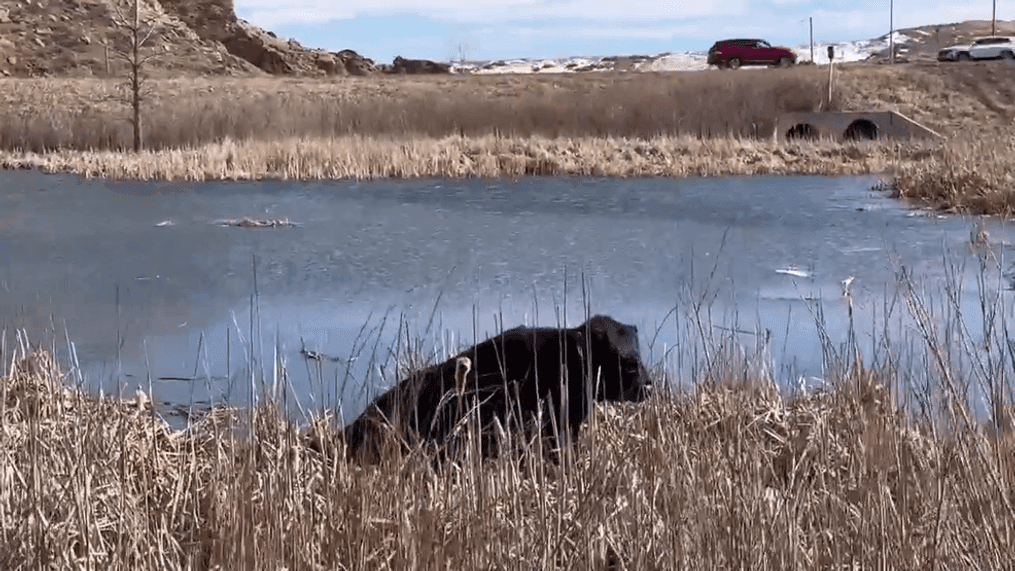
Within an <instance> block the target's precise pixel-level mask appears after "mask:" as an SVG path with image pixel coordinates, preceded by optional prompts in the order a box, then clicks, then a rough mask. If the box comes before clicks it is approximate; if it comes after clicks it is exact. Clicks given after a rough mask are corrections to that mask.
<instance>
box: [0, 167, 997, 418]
mask: <svg viewBox="0 0 1015 571" xmlns="http://www.w3.org/2000/svg"><path fill="white" fill-rule="evenodd" d="M875 181H876V179H874V178H869V177H859V178H858V177H847V178H826V177H750V178H701V179H684V180H676V179H628V180H618V179H592V178H528V179H520V180H469V181H458V180H454V181H452V180H410V181H376V182H352V181H348V182H327V183H321V182H313V183H305V182H288V181H287V182H258V183H200V184H198V183H174V184H168V183H143V182H111V181H105V180H85V179H81V178H78V177H76V176H64V175H44V174H40V173H34V172H6V173H3V174H2V175H0V319H2V322H3V323H2V325H3V326H4V328H6V329H7V340H6V344H7V349H8V354H9V350H10V347H11V344H12V336H13V333H14V328H16V327H23V328H26V329H27V331H28V332H30V334H34V335H37V336H39V337H40V339H36V340H37V341H44V342H46V343H47V344H49V343H52V342H53V339H52V338H53V335H52V334H45V333H43V332H46V331H52V330H54V329H55V330H56V332H57V335H56V337H57V339H58V341H59V342H58V344H57V348H58V350H59V351H61V353H62V354H66V352H67V342H66V340H65V337H64V331H66V334H67V337H68V338H69V339H70V341H72V342H73V343H74V347H75V349H76V353H77V359H78V362H79V363H80V366H81V371H82V373H83V376H84V378H85V379H86V381H87V382H88V383H89V384H91V385H92V386H94V387H102V388H103V390H105V391H117V390H126V391H128V392H129V391H132V390H133V388H134V387H136V386H139V385H140V386H147V383H148V380H147V377H148V375H149V373H150V375H151V377H152V379H153V381H152V383H153V388H154V391H155V393H156V396H157V398H158V399H160V400H162V401H165V402H167V403H169V404H170V405H184V406H186V405H189V404H190V403H191V402H195V403H197V404H199V405H201V404H207V403H208V402H211V401H214V402H222V401H226V400H228V401H230V402H233V403H237V404H242V403H244V402H247V399H248V398H249V394H250V385H251V381H250V374H249V369H248V364H249V363H251V362H254V363H255V364H256V367H255V368H256V369H258V370H259V371H261V373H263V375H261V374H259V375H256V376H255V377H256V378H257V379H258V380H256V381H255V384H259V383H260V382H261V380H260V379H261V378H263V379H265V382H267V383H272V382H277V378H278V377H277V376H276V375H275V374H274V373H273V371H274V369H273V367H272V362H273V360H274V359H275V358H276V353H277V355H278V357H277V358H278V360H280V361H284V362H285V364H286V370H287V371H288V384H290V385H291V386H292V391H291V393H290V396H291V398H293V400H294V402H299V405H300V406H302V407H303V408H306V409H312V408H319V407H320V406H323V405H327V406H335V405H337V404H338V403H339V402H340V398H339V396H340V395H344V398H343V399H341V401H342V402H343V403H344V410H345V413H346V415H350V414H356V413H358V412H359V410H360V409H361V408H362V407H363V405H364V400H365V399H366V398H367V396H368V393H376V391H377V390H379V389H380V388H381V387H383V386H385V385H386V384H389V383H391V382H392V381H393V380H394V376H395V368H394V365H395V356H394V355H393V353H394V352H395V351H396V350H397V351H399V352H402V351H403V350H404V348H405V346H406V339H408V341H409V342H411V343H412V344H414V345H416V346H417V348H419V349H420V350H421V351H422V352H423V353H424V354H425V355H427V356H429V357H435V358H444V356H445V355H446V354H447V352H449V351H453V350H456V349H459V348H461V347H462V346H463V345H466V344H471V343H472V342H473V341H474V340H475V339H480V340H481V339H483V338H486V337H488V336H489V335H491V334H494V333H496V332H497V331H498V330H499V328H500V327H501V325H500V319H501V318H503V327H504V328H510V327H514V326H516V325H521V324H538V325H547V326H552V325H557V324H558V323H561V324H563V323H566V325H568V326H574V325H576V324H578V323H580V322H581V321H582V320H583V319H584V316H585V313H584V308H583V303H585V302H587V304H588V306H589V307H590V308H591V311H592V313H607V314H610V315H612V316H614V317H615V318H617V319H618V320H620V321H623V322H627V323H633V324H635V325H637V326H638V328H639V330H640V332H641V342H642V350H643V353H644V355H645V357H646V360H647V361H650V362H653V363H657V362H660V361H661V360H663V359H664V357H665V365H666V367H667V368H669V369H671V370H672V371H674V378H681V375H684V376H687V374H688V371H690V370H691V369H692V368H693V365H694V362H696V360H700V358H701V354H700V353H695V351H694V347H693V343H691V342H690V341H688V338H689V336H690V335H691V333H692V332H695V330H696V329H697V328H696V327H689V326H688V324H697V323H698V322H699V321H702V322H707V323H706V326H705V329H708V327H709V325H711V333H712V334H716V335H721V334H722V333H723V332H726V333H727V335H733V337H735V338H736V340H737V341H739V342H741V343H744V344H745V345H748V346H752V347H756V346H762V345H763V346H764V347H765V348H766V351H767V352H768V353H769V354H770V358H771V360H772V361H773V362H774V369H775V370H776V371H777V372H778V376H779V377H780V379H782V380H783V381H789V382H796V380H798V379H799V378H801V377H803V378H804V379H806V378H808V377H820V376H821V375H822V353H821V346H820V344H819V336H818V334H817V326H816V318H815V308H820V310H821V312H822V313H823V315H824V321H825V324H826V329H827V332H828V334H829V335H830V337H831V338H832V340H833V341H834V342H836V343H839V342H842V341H844V340H845V336H846V324H847V323H848V313H847V308H846V301H845V300H844V298H843V297H842V288H843V286H842V281H843V280H846V279H848V278H852V282H851V288H852V292H853V299H854V308H855V316H854V319H855V322H856V323H857V329H858V331H861V332H865V333H866V334H868V335H867V337H868V338H872V336H871V335H870V333H871V330H872V327H874V325H873V324H875V323H876V322H878V321H879V317H878V316H880V315H881V312H882V307H883V306H884V304H885V300H886V299H888V298H890V297H891V296H893V295H894V292H895V291H896V284H897V282H898V280H897V276H898V274H899V272H900V271H901V270H902V268H905V271H908V272H911V273H912V275H914V276H916V278H917V279H918V280H919V281H920V283H921V284H922V285H924V286H926V287H928V288H930V289H934V288H940V284H943V283H944V282H945V279H944V278H945V275H946V274H945V269H946V267H949V266H951V267H959V266H963V265H965V266H966V272H965V274H963V276H962V277H961V279H960V280H959V281H960V283H962V284H963V285H965V286H966V290H967V293H968V291H969V290H975V287H974V286H975V279H974V278H975V273H976V272H974V271H973V270H972V269H973V268H974V267H975V266H976V261H975V257H974V255H973V253H972V247H971V244H970V231H971V228H972V227H973V222H972V221H971V220H970V219H968V218H963V217H960V216H946V217H944V216H937V215H934V214H929V213H926V212H922V211H918V210H914V209H913V208H912V207H910V206H908V205H906V204H904V203H902V202H899V201H897V200H894V199H891V198H889V197H888V196H887V195H886V194H885V193H882V192H878V191H872V190H870V188H871V186H872V184H873V183H874V182H875ZM243 216H254V217H267V218H276V219H278V218H288V219H290V220H291V221H293V222H295V223H297V225H295V226H292V227H279V228H242V227H226V226H222V225H220V224H216V223H215V222H216V221H217V220H220V219H225V218H239V217H243ZM986 228H987V230H988V232H989V233H990V235H991V239H992V240H993V241H994V243H995V245H996V246H995V248H994V254H995V255H996V256H998V257H999V259H1003V257H1004V255H1005V253H1006V252H1007V249H1008V248H1007V246H1006V245H1005V244H1006V243H1015V237H1013V236H1011V231H1010V230H1009V229H1008V228H1005V227H1003V226H1001V224H1000V223H998V222H994V221H989V220H988V221H987V226H986ZM946 261H947V263H946ZM1004 269H1005V268H1003V269H1002V272H1001V274H1003V273H1004ZM255 274H256V282H255ZM987 277H988V280H989V281H990V283H993V284H994V285H996V286H998V285H1000V286H1003V285H1004V284H1002V282H1003V277H1002V276H1001V275H1000V274H999V272H997V270H996V268H995V270H993V273H991V274H990V275H988V276H987ZM583 284H584V290H585V291H584V293H583ZM1002 289H1003V287H1002ZM1008 296H1009V294H1008V293H1007V292H1003V293H1002V297H1001V299H1002V301H1003V303H1004V304H1005V306H1006V307H1007V306H1010V300H1009V297H1008ZM967 306H968V309H969V311H970V318H971V319H973V320H975V319H978V318H977V317H973V314H974V313H975V311H977V310H976V307H977V306H978V301H977V300H976V299H975V291H974V292H972V295H969V296H967V298H964V301H963V307H967ZM673 309H676V310H677V311H675V312H673V313H671V310H673ZM696 309H697V313H696V312H695V310H696ZM898 311H901V309H900V310H898ZM565 313H566V315H565ZM695 315H701V316H702V320H698V319H697V318H696V317H694V316H695ZM977 315H978V314H977ZM431 316H432V317H431ZM252 323H253V327H252V325H251V324H252ZM399 330H401V335H399V334H398V332H399ZM735 330H739V331H741V332H742V333H740V334H733V333H730V332H732V331H735ZM697 332H698V333H700V330H699V331H697ZM755 332H761V336H760V337H759V336H755V335H754V333H755ZM762 338H764V339H767V344H765V343H759V342H758V340H759V339H762ZM118 339H119V344H120V345H119V348H118V346H117V344H118ZM252 339H253V341H252ZM396 339H400V340H401V341H400V342H396ZM862 343H863V341H862ZM866 343H868V344H870V341H869V340H868V341H867V342H866ZM681 344H683V345H681ZM675 346H676V348H678V349H679V350H674V347H675ZM301 349H305V350H306V352H301ZM307 353H309V354H312V355H315V356H320V357H321V358H320V359H309V360H308V359H306V358H305V354H307ZM193 379H196V380H193ZM364 382H365V384H364ZM343 387H345V388H344V391H343Z"/></svg>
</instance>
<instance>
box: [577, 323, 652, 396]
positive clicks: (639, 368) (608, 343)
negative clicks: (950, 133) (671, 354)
mask: <svg viewBox="0 0 1015 571" xmlns="http://www.w3.org/2000/svg"><path fill="white" fill-rule="evenodd" d="M583 329H584V331H585V332H587V333H586V335H588V347H589V350H590V364H591V370H590V372H591V374H592V378H591V379H590V382H591V383H593V386H595V387H596V393H595V395H596V400H613V401H641V400H644V399H645V398H646V397H648V395H649V392H650V391H651V390H652V380H651V379H650V378H649V375H648V371H646V370H645V365H643V364H642V362H641V352H640V350H639V348H638V328H637V327H635V326H634V325H625V324H623V323H620V322H619V321H616V320H615V319H613V318H611V317H608V316H605V315H596V316H595V317H593V318H592V319H589V320H588V322H587V323H585V325H584V326H583Z"/></svg>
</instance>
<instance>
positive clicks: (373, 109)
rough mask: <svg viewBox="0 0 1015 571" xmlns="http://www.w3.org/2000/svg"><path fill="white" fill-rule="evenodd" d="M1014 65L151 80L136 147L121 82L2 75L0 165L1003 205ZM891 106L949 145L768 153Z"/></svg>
mask: <svg viewBox="0 0 1015 571" xmlns="http://www.w3.org/2000/svg"><path fill="white" fill-rule="evenodd" d="M1005 69H1007V67H1005V66H1003V65H1000V64H999V65H994V62H989V63H987V64H980V63H975V64H969V65H959V66H939V65H932V64H920V65H909V66H895V67H893V68H891V69H889V68H888V66H848V65H847V66H843V67H842V68H841V69H840V70H839V71H838V72H837V74H838V75H837V77H838V78H839V79H838V80H837V89H836V91H835V95H834V96H833V100H832V102H831V103H829V102H828V101H825V98H826V97H827V90H826V86H825V83H824V82H825V81H826V77H827V76H826V71H825V70H824V69H820V68H818V67H809V66H805V67H798V68H795V69H775V70H768V69H761V70H744V71H741V72H720V71H705V72H686V73H628V74H622V73H605V74H566V75H551V76H539V75H532V76H439V77H388V76H385V77H367V78H343V79H340V80H310V79H277V78H200V77H198V78H185V79H158V80H152V81H151V83H150V85H151V93H150V95H149V98H148V100H147V101H146V102H145V108H144V109H145V111H144V121H145V136H144V139H145V145H146V147H147V148H148V149H149V151H148V152H146V153H144V154H141V155H130V154H124V153H123V152H122V151H123V150H124V149H125V148H127V147H128V146H129V143H130V131H129V122H128V121H127V120H126V119H127V109H126V106H125V105H124V104H123V101H122V99H121V97H120V94H119V93H118V91H117V84H116V82H115V81H111V80H110V81H105V80H97V79H33V80H23V79H19V80H2V79H0V102H3V103H4V105H3V107H2V108H0V109H3V110H0V165H2V166H3V167H4V168H40V169H45V170H51V171H67V172H75V173H81V174H84V175H87V176H107V177H113V178H140V179H165V180H216V179H261V178H287V179H330V178H360V179H363V178H379V177H476V176H481V177H502V176H504V177H515V176H525V175H533V174H544V175H550V174H559V175H596V176H699V175H709V176H712V175H726V174H734V175H736V174H744V175H751V174H823V175H852V174H868V173H873V174H883V175H885V176H887V177H892V178H894V180H895V183H896V187H897V189H898V191H899V194H900V195H901V196H905V197H909V198H914V199H916V200H920V201H923V202H924V203H926V204H928V205H930V206H932V207H935V208H943V209H953V210H964V211H971V212H976V213H991V214H1002V215H1010V214H1011V204H1012V203H1013V202H1015V201H1013V199H1012V198H1011V197H1012V196H1013V193H1015V184H1013V182H1012V173H1013V172H1015V159H1013V158H1011V157H1013V156H1015V137H1013V135H1012V127H1011V125H1012V120H1013V119H1015V114H1013V112H1012V111H1011V109H1013V108H1015V91H1013V90H1011V89H1009V88H1008V87H1007V82H1006V81H1004V77H1003V72H1004V70H1005ZM829 107H830V108H843V109H870V108H876V109H891V110H896V111H899V112H902V113H904V114H906V115H909V116H911V117H913V118H915V119H917V120H918V121H921V122H923V123H925V124H926V125H928V126H930V127H932V128H934V129H936V130H937V131H939V132H942V133H944V134H945V135H946V136H948V137H949V140H948V141H947V142H944V143H940V144H932V143H913V144H904V145H900V144H897V143H893V142H885V143H881V144H862V145H851V144H846V145H839V144H833V143H828V142H817V143H807V144H788V143H786V142H781V143H780V144H779V145H775V144H773V142H772V139H771V135H772V131H773V128H774V124H773V119H774V118H775V117H776V116H777V115H778V114H779V113H782V112H786V111H802V110H814V109H825V108H829Z"/></svg>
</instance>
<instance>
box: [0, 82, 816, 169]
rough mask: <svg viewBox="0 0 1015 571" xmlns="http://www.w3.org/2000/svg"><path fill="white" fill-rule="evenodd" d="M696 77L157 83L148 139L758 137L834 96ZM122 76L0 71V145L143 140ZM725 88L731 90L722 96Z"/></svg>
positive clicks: (158, 143) (95, 146)
mask: <svg viewBox="0 0 1015 571" xmlns="http://www.w3.org/2000/svg"><path fill="white" fill-rule="evenodd" d="M750 75H751V80H750V81H746V80H745V79H744V77H743V76H742V75H741V76H735V75H730V74H724V73H721V72H718V71H712V72H701V73H694V74H654V73H644V74H642V73H639V74H594V75H590V74H570V75H557V76H548V77H547V76H532V77H520V76H500V77H493V76H437V77H421V78H413V77H410V78H403V77H386V76H385V77H370V78H343V79H341V80H339V81H328V80H310V79H304V80H299V79H262V78H220V79H213V80H212V79H202V78H194V79H187V80H152V81H151V82H150V87H151V91H152V95H151V99H150V101H149V103H148V105H147V107H146V112H145V124H146V125H147V133H148V134H147V135H146V139H145V146H146V148H148V149H151V150H161V149H179V148H189V147H196V146H200V145H204V144H207V143H212V142H219V141H223V140H225V139H232V140H246V139H253V140H259V141H278V140H285V139H290V138H314V139H316V138H331V137H339V136H346V135H362V136H381V137H399V138H413V137H425V138H442V137H446V136H449V135H461V136H484V135H490V134H494V133H500V134H503V135H506V136H515V137H528V136H534V135H538V136H543V137H610V136H612V137H642V138H645V137H653V136H656V135H661V134H666V135H693V136H696V137H700V136H705V137H720V136H722V137H729V136H739V137H748V136H752V135H755V134H758V133H764V134H770V133H771V131H772V127H773V123H772V121H773V120H774V118H775V117H776V116H777V115H778V114H779V113H781V112H785V111H802V110H811V109H814V108H816V107H817V106H819V105H820V104H821V93H822V90H821V88H820V85H821V78H822V75H821V74H820V73H819V72H818V71H817V70H814V69H810V68H799V69H787V70H783V69H780V70H765V72H764V73H750ZM115 89H116V84H115V83H113V82H106V81H102V80H96V79H78V80H75V79H60V80H52V79H38V80H25V79H18V80H0V101H3V102H5V103H7V105H6V106H4V107H3V109H4V110H3V111H0V150H24V151H33V152H45V151H51V150H55V149H76V150H126V149H129V148H130V131H129V124H128V123H127V122H126V118H127V114H126V109H125V108H124V106H123V105H122V104H118V103H117V101H116V97H115V92H114V90H115ZM717 93H721V94H722V97H716V94H717Z"/></svg>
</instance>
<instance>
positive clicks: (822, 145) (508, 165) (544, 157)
mask: <svg viewBox="0 0 1015 571" xmlns="http://www.w3.org/2000/svg"><path fill="white" fill-rule="evenodd" d="M940 152H941V151H940V150H935V149H934V148H933V147H925V146H921V145H912V146H907V147H906V148H905V149H903V150H897V149H895V148H894V147H892V146H889V145H876V144H851V145H840V144H835V143H831V142H815V143H787V142H781V143H775V142H774V141H771V140H767V141H757V140H751V139H699V138H697V137H670V136H658V137H654V138H651V139H628V138H619V137H603V138H598V137H583V138H557V139H550V138H545V137H538V136H533V137H524V138H512V137H500V136H495V135H487V136H483V137H460V136H449V137H445V138H441V139H425V138H423V139H419V138H417V139H388V138H378V137H359V136H350V137H342V138H337V139H286V140H281V141H256V140H244V141H231V140H229V141H224V142H221V143H211V144H208V145H205V146H203V147H199V148H196V149H185V150H165V151H156V152H145V153H142V154H137V155H135V154H131V153H118V152H110V151H104V152H82V151H53V152H49V153H42V154H36V153H11V152H0V168H37V169H43V170H47V171H56V172H60V171H67V172H74V173H78V174H82V175H84V176H89V177H92V176H101V177H109V178H116V179H143V180H151V179H158V180H220V179H255V180H256V179H303V180H305V179H349V178H351V179H373V178H417V177H452V178H459V177H518V176H529V175H592V176H619V177H631V176H717V175H753V174H757V175H762V174H820V175H856V174H869V173H885V172H891V171H892V169H893V168H895V167H896V166H897V165H899V164H908V163H909V162H917V163H920V164H923V163H925V162H926V161H927V159H928V158H933V157H935V156H937V155H938V154H939V153H940Z"/></svg>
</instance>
